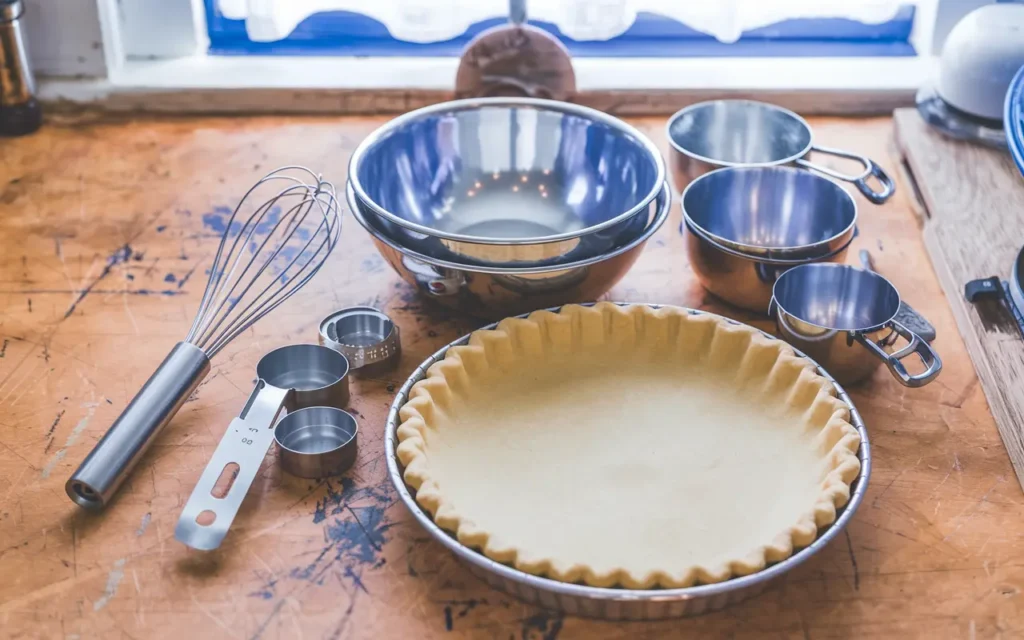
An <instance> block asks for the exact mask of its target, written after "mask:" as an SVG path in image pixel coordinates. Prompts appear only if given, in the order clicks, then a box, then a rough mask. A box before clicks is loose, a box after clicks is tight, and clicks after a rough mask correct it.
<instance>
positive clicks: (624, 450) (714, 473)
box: [398, 303, 860, 589]
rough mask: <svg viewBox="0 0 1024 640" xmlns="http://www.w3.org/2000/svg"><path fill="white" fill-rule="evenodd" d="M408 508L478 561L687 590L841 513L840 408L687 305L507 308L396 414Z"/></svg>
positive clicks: (452, 353)
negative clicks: (507, 314)
mask: <svg viewBox="0 0 1024 640" xmlns="http://www.w3.org/2000/svg"><path fill="white" fill-rule="evenodd" d="M400 417H401V425H400V426H399V428H398V439H399V441H400V444H399V446H398V456H399V459H400V460H401V462H402V464H403V465H404V466H405V476H404V477H405V481H406V482H407V483H408V484H409V486H411V487H412V488H414V489H415V490H416V501H417V502H418V503H419V504H420V505H421V506H422V507H423V508H424V509H426V510H427V511H429V512H430V513H431V514H432V515H433V517H434V520H435V522H437V524H438V525H439V526H441V527H442V528H444V529H446V530H448V531H450V532H452V533H454V534H455V535H456V537H457V538H458V540H459V541H460V542H461V543H462V544H464V545H467V546H469V547H472V548H475V549H477V550H479V551H482V552H483V553H484V554H485V555H486V556H488V557H489V558H491V559H493V560H497V561H499V562H504V563H506V564H509V565H512V566H514V567H516V568H517V569H520V570H522V571H525V572H528V573H532V574H536V575H542V576H547V577H550V578H553V579H555V580H561V581H564V582H582V583H585V584H588V585H592V586H599V587H612V586H620V587H626V588H630V589H648V588H654V587H666V588H670V587H687V586H691V585H694V584H707V583H713V582H720V581H723V580H727V579H729V578H730V577H733V576H739V575H746V574H750V573H754V572H756V571H760V570H761V569H764V568H765V566H766V565H767V564H769V563H773V562H778V561H780V560H783V559H785V558H787V557H789V556H790V555H792V553H793V550H794V549H795V548H798V547H803V546H806V545H808V544H810V543H811V542H813V541H814V539H815V538H816V537H817V534H818V529H819V528H820V527H824V526H827V525H829V524H831V523H832V522H834V521H835V518H836V509H837V508H840V507H842V506H843V505H845V504H846V502H847V500H848V499H849V496H850V483H851V482H852V481H853V480H854V478H856V477H857V475H858V473H859V471H860V461H859V460H858V458H857V455H856V452H857V448H858V446H859V445H860V436H859V435H858V433H857V430H856V429H855V428H854V427H853V425H851V424H850V422H849V409H848V407H847V405H846V404H845V403H844V402H843V401H842V400H840V399H839V398H837V397H836V395H835V389H834V388H833V386H832V384H831V383H830V382H829V381H828V380H826V379H825V378H823V377H822V376H821V375H819V374H818V373H817V372H816V370H815V367H814V365H813V363H812V362H810V361H809V360H807V359H805V358H802V357H798V356H797V355H796V354H795V353H794V352H793V350H792V349H791V348H790V347H789V346H788V345H786V344H785V343H784V342H782V341H780V340H773V339H770V338H768V337H766V336H764V335H763V334H762V333H760V332H759V331H757V330H755V329H753V328H751V327H748V326H745V325H741V324H735V323H731V322H728V321H726V320H725V319H723V318H719V317H716V316H713V315H708V314H694V313H691V312H688V311H687V310H685V309H680V308H672V307H664V308H660V309H654V308H652V307H647V306H643V305H635V306H625V307H623V306H618V305H614V304H610V303H601V304H598V305H595V306H593V307H583V306H577V305H569V306H566V307H563V308H562V310H561V311H560V312H559V313H551V312H547V311H538V312H535V313H532V314H530V316H529V317H528V318H526V319H522V318H509V319H506V320H503V321H502V322H501V323H499V324H498V327H497V328H496V329H494V330H481V331H477V332H475V333H473V334H472V336H471V337H470V340H469V344H468V345H466V346H456V347H452V348H451V349H449V350H448V352H447V354H446V356H445V358H444V360H442V361H441V362H438V363H436V364H435V365H433V366H432V367H431V368H430V369H429V371H428V372H427V375H426V378H425V379H424V380H421V381H420V382H419V383H417V384H416V385H414V386H413V387H412V390H411V392H410V394H409V400H408V402H406V404H405V405H404V406H403V407H402V409H401V413H400Z"/></svg>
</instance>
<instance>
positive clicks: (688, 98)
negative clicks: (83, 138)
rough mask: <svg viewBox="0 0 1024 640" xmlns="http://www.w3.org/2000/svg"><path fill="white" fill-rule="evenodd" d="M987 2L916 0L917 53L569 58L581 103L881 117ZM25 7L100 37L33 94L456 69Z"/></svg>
mask: <svg viewBox="0 0 1024 640" xmlns="http://www.w3.org/2000/svg"><path fill="white" fill-rule="evenodd" d="M991 1H994V0H989V1H983V0H938V2H937V3H936V4H932V5H930V6H931V9H932V10H933V14H932V15H928V14H927V11H924V8H919V10H918V11H919V13H918V18H917V20H915V26H914V33H913V34H912V36H911V37H912V42H913V44H914V46H915V48H916V50H917V51H918V54H919V55H918V56H916V57H914V58H875V59H874V60H872V59H871V58H813V57H812V58H764V57H762V58H716V59H715V60H716V62H715V68H714V72H713V73H709V72H708V64H707V58H703V59H681V58H574V66H575V68H576V71H577V85H578V89H579V92H580V96H579V99H580V101H581V102H584V103H588V104H592V105H594V106H598V107H600V108H606V109H611V110H614V111H616V112H617V113H625V114H644V113H665V112H666V111H673V110H674V109H673V108H672V107H673V105H675V106H677V107H678V106H683V105H684V104H686V103H688V102H693V101H696V100H700V99H708V98H711V97H755V98H763V99H772V100H775V101H776V102H779V103H781V104H783V105H785V106H788V107H790V108H795V109H799V110H801V111H803V112H806V113H835V114H869V113H870V114H882V113H886V112H889V111H891V110H892V108H894V107H898V106H906V105H908V104H911V103H912V102H911V101H912V98H913V94H914V92H915V91H916V89H917V88H918V87H919V86H920V85H921V84H922V83H924V82H926V81H927V80H928V79H929V78H930V76H931V75H932V73H933V71H934V63H935V60H934V55H931V54H933V53H934V51H935V50H936V49H938V48H939V47H941V43H942V41H943V39H944V36H945V33H947V32H948V29H949V27H950V26H951V25H952V24H955V22H956V21H957V20H959V18H960V17H962V15H964V14H966V13H967V12H968V11H970V10H972V9H974V8H975V7H977V6H981V5H983V4H989V3H990V2H991ZM58 3H59V4H60V10H61V11H63V12H65V13H69V11H68V9H69V5H72V4H73V5H74V10H73V11H71V12H70V15H72V16H73V17H72V18H69V19H67V20H61V21H59V22H58V23H56V24H55V23H53V21H47V20H41V19H40V18H41V17H43V16H44V15H45V14H46V13H47V12H48V11H49V12H53V11H56V10H57V4H58ZM31 5H37V6H39V7H42V10H40V9H39V8H37V9H36V10H35V11H34V12H33V15H29V16H27V19H26V21H27V23H28V27H29V29H28V31H29V33H28V39H29V43H30V44H29V46H30V48H31V47H32V45H31V42H32V40H33V39H34V38H39V36H40V33H39V32H40V31H41V30H45V31H46V32H47V33H45V34H42V35H44V36H45V37H44V39H45V40H47V41H49V42H58V43H60V42H67V40H66V39H65V37H67V36H69V35H71V34H73V33H74V31H75V30H79V31H80V30H81V27H82V25H83V24H93V25H96V26H97V28H98V31H99V33H100V34H101V38H102V47H101V50H100V51H99V53H101V54H102V64H97V56H98V55H99V53H97V50H96V48H95V44H94V43H95V42H96V40H95V39H93V40H92V41H91V42H89V39H88V38H85V39H82V40H83V41H82V42H81V43H79V45H77V46H78V49H75V48H73V47H67V46H65V47H64V48H63V49H62V50H61V51H60V52H59V55H57V56H50V58H46V56H45V52H44V53H43V54H39V52H38V51H36V52H35V53H36V54H37V55H39V58H40V59H46V60H48V62H47V64H45V65H39V66H37V74H38V75H41V76H55V75H56V76H72V77H71V78H68V77H63V78H46V77H44V78H42V80H43V81H42V82H41V89H40V95H41V96H42V97H43V98H44V99H50V100H70V101H73V102H92V103H97V104H100V105H103V106H106V107H109V108H114V109H120V108H131V109H157V110H160V109H167V110H189V111H225V110H251V111H273V112H280V111H312V112H325V111H331V112H335V113H337V112H338V111H342V112H348V113H378V112H394V111H401V110H405V109H408V108H412V107H415V106H418V105H420V104H429V103H430V102H436V101H437V100H441V99H445V97H447V96H448V95H449V94H450V91H451V89H452V85H453V82H454V70H455V67H456V65H457V59H456V58H454V57H441V58H422V57H420V58H412V57H410V58H405V57H387V58H384V57H379V58H378V57H343V56H342V57H327V56H323V57H317V56H313V57H299V56H295V57H287V56H239V57H231V56H208V55H206V49H207V47H208V40H207V37H206V23H205V6H204V2H203V0H132V2H130V3H122V2H119V0H34V2H33V3H30V6H31ZM122 5H132V10H129V11H124V10H123V9H122V8H121V7H122ZM90 7H91V8H92V12H91V13H90ZM41 14H43V15H41ZM33 16H34V17H33ZM925 24H927V25H928V27H927V28H922V25H925ZM33 31H35V32H36V33H33ZM62 36H63V37H62ZM75 41H76V42H77V40H75ZM86 42H89V44H88V45H86ZM85 46H89V47H92V49H90V51H91V53H89V52H85V53H88V54H89V55H88V57H87V58H86V59H87V60H88V61H89V64H88V65H86V66H87V67H88V68H87V69H84V70H83V69H82V66H83V65H81V64H80V63H77V61H78V60H79V57H80V56H82V54H83V49H82V48H83V47H85ZM34 57H35V56H34ZM766 60H770V61H772V63H771V64H770V65H768V64H766V63H765V62H764V61H766ZM695 61H696V62H695ZM76 63H77V64H76ZM83 76H93V77H83ZM794 78H795V79H797V82H794V80H793V79H794ZM840 80H842V83H840Z"/></svg>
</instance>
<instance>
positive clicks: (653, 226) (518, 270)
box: [345, 181, 672, 275]
mask: <svg viewBox="0 0 1024 640" xmlns="http://www.w3.org/2000/svg"><path fill="white" fill-rule="evenodd" d="M660 190H661V192H662V194H661V196H663V197H664V198H665V201H666V202H665V204H664V205H661V210H660V211H658V213H657V214H656V215H655V218H654V219H653V220H652V221H651V222H649V223H648V224H647V227H646V228H645V229H644V232H643V233H642V234H640V235H639V236H637V237H636V239H634V240H631V241H630V242H628V243H626V244H624V245H622V246H620V247H617V248H616V249H614V250H613V251H609V252H607V253H603V254H601V255H599V256H594V257H592V258H587V259H586V260H580V261H577V262H566V263H561V264H553V265H543V266H536V267H506V268H501V267H485V266H481V265H475V264H460V263H456V262H448V261H447V260H438V259H436V258H431V257H430V256H425V255H423V254H422V253H418V252H416V251H413V250H411V249H408V248H406V247H403V246H402V245H401V244H399V243H398V242H396V241H395V240H392V239H391V238H388V237H387V236H385V235H384V234H383V233H381V232H380V231H379V230H377V229H375V228H373V226H371V225H370V223H368V222H367V221H366V219H365V218H364V217H363V215H362V214H361V213H360V212H359V203H357V202H352V201H351V197H358V196H357V195H356V194H355V193H354V192H353V191H352V190H349V189H346V192H345V196H346V198H347V199H348V200H349V202H348V206H349V209H350V210H351V213H352V217H354V218H355V219H356V222H358V223H359V224H360V225H361V226H362V227H363V228H364V229H366V231H367V232H368V233H369V234H370V235H371V236H373V237H374V238H376V239H377V240H379V241H380V242H383V243H384V244H386V245H387V246H389V247H391V248H392V249H394V250H395V251H398V252H399V253H401V254H402V255H404V256H407V257H409V258H413V259H414V260H418V261H420V262H424V263H426V264H429V265H432V266H435V267H441V268H443V269H454V270H456V271H464V272H468V273H487V274H491V275H517V274H530V273H551V272H554V271H568V270H569V269H578V268H579V267H587V266H590V265H592V264H597V263H599V262H604V261H605V260H608V259H609V258H614V257H615V256H618V255H620V254H623V253H625V252H627V251H629V250H631V249H634V248H636V247H638V246H639V245H641V244H643V243H644V242H647V241H648V240H650V239H651V236H653V235H654V234H655V233H656V232H657V231H658V229H660V228H661V226H662V225H663V224H665V221H666V220H668V216H669V213H670V212H671V210H672V189H671V187H669V186H668V183H667V182H664V181H663V182H662V184H661V187H660Z"/></svg>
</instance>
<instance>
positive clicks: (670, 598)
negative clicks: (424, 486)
mask: <svg viewBox="0 0 1024 640" xmlns="http://www.w3.org/2000/svg"><path fill="white" fill-rule="evenodd" d="M591 304H593V303H591ZM619 304H622V305H624V306H625V305H627V304H628V303H619ZM584 306H590V305H584ZM648 306H650V307H653V308H660V307H663V306H666V305H654V304H652V305H648ZM560 309H561V307H552V308H550V309H548V311H552V312H555V313H557V312H558V311H559V310H560ZM686 311H687V312H688V313H691V314H694V315H710V316H715V317H721V318H722V319H724V320H725V321H727V322H729V323H732V324H742V323H739V322H736V321H735V320H731V319H729V318H724V317H722V316H717V315H716V314H711V313H707V312H706V311H700V310H696V309H686ZM528 315H529V314H523V315H520V316H518V317H520V318H525V317H526V316H528ZM497 325H498V323H497V322H495V323H493V324H490V325H487V326H486V327H483V329H494V328H495V327H497ZM755 330H758V331H760V330H759V329H756V328H755ZM761 333H762V334H763V335H764V336H765V337H767V338H769V339H771V340H777V339H778V338H776V337H774V336H772V335H771V334H768V333H765V332H763V331H761ZM468 342H469V335H466V336H463V337H461V338H459V339H458V340H456V341H454V342H452V343H450V344H448V345H446V346H444V347H442V348H441V349H440V350H438V351H437V352H436V353H434V354H433V355H432V356H430V357H429V358H427V359H426V360H425V361H423V363H422V364H421V365H420V366H419V367H417V368H416V370H415V371H413V372H412V374H411V375H410V376H409V379H408V380H407V381H406V382H405V384H404V385H402V388H401V389H400V390H399V392H398V394H397V395H396V396H395V400H394V402H393V403H392V404H391V411H390V412H389V413H388V418H387V424H386V426H385V431H384V450H385V458H386V459H387V464H388V476H389V477H390V478H391V483H392V484H393V485H394V486H395V490H396V491H397V492H398V496H399V498H401V500H402V502H403V503H405V506H406V508H408V509H409V511H410V512H411V513H412V515H413V517H415V518H416V520H417V521H418V522H419V524H420V526H422V527H423V528H424V529H426V531H427V533H429V534H430V535H431V537H433V538H434V540H436V541H437V542H439V543H441V544H442V545H443V546H444V547H446V548H447V549H448V550H449V551H451V552H452V553H454V554H455V556H456V557H457V558H458V559H459V560H461V561H462V562H463V563H465V564H466V566H467V567H468V568H469V570H470V572H471V573H473V575H475V576H477V577H478V578H480V579H481V580H483V581H484V582H486V583H487V584H489V585H490V586H492V587H494V588H496V589H498V590H501V591H504V592H506V593H508V594H510V595H513V596H515V597H517V598H519V599H521V600H523V601H525V602H527V603H530V604H534V605H537V606H540V607H544V608H546V609H554V610H557V611H561V612H563V613H566V614H568V615H574V616H584V617H590V618H603V619H607V620H658V619H664V618H679V617H685V616H692V615H698V614H701V613H705V612H708V611H717V610H719V609H722V608H725V607H727V606H729V605H732V604H735V603H737V602H740V601H742V600H746V599H747V598H750V597H753V596H755V595H757V594H759V593H761V592H762V591H764V590H765V588H767V587H768V586H769V584H770V583H771V581H772V580H773V579H775V578H778V577H779V576H781V575H783V574H784V573H786V572H788V571H789V570H791V569H793V568H794V567H796V566H798V565H800V564H803V563H804V562H806V561H807V560H808V559H809V558H811V556H813V555H814V554H816V553H817V552H818V551H820V550H821V549H822V548H824V547H825V545H827V544H828V543H829V542H830V541H831V540H832V539H833V538H835V537H836V536H837V535H839V533H840V532H841V531H842V530H843V528H845V527H846V525H847V524H849V522H850V520H851V519H852V518H853V514H854V513H855V512H856V511H857V507H859V506H860V504H861V502H863V501H864V494H865V492H866V491H867V485H868V479H869V477H870V476H871V446H870V444H869V442H868V432H867V429H866V428H865V426H864V420H863V419H862V418H861V416H860V413H859V412H858V411H857V408H856V407H854V406H853V401H852V400H851V399H850V396H849V395H848V394H847V393H846V391H845V390H844V389H843V388H842V386H840V385H839V384H838V383H836V382H835V380H834V379H833V378H832V376H830V375H829V374H828V372H826V371H825V370H824V369H822V368H821V366H820V365H818V364H817V363H816V362H815V363H814V364H815V365H816V366H817V372H818V374H819V375H821V376H823V377H824V378H825V379H827V380H828V381H829V382H831V383H832V384H834V385H835V388H836V392H837V393H838V396H839V398H840V399H841V400H843V402H845V403H846V404H847V406H848V407H849V409H850V421H851V423H852V424H853V425H854V427H856V429H857V432H858V433H859V434H860V438H861V445H860V448H859V449H858V450H857V457H858V458H859V459H860V463H861V468H860V474H859V475H858V476H857V477H856V478H855V479H854V481H853V482H852V483H851V485H850V488H851V492H850V500H849V502H847V504H846V506H844V507H843V508H842V509H840V510H839V511H838V513H837V516H836V521H835V522H833V523H832V524H831V525H829V526H828V527H826V528H825V529H824V530H821V531H819V535H818V537H817V538H816V539H815V541H814V542H812V543H811V544H810V545H808V546H806V547H804V548H802V549H800V550H799V551H797V552H796V553H794V554H793V555H792V556H790V557H789V558H786V559H785V560H783V561H781V562H778V563H775V564H773V565H771V566H769V567H767V568H765V569H764V570H763V571H759V572H757V573H754V574H751V575H748V576H741V577H736V578H732V579H730V580H726V581H725V582H718V583H714V584H708V585H699V586H695V587H686V588H684V589H648V590H634V589H615V588H602V587H591V586H587V585H582V584H570V583H566V582H560V581H558V580H552V579H550V578H544V577H541V576H536V575H533V574H529V573H525V572H523V571H519V570H518V569H515V568H513V567H511V566H508V565H505V564H502V563H500V562H496V561H494V560H491V559H490V558H488V557H487V556H485V555H483V554H482V553H480V552H478V551H476V550H474V549H471V548H470V547H467V546H464V545H463V544H461V543H460V542H459V541H458V540H456V539H455V537H454V536H452V535H451V534H449V533H448V532H447V531H445V530H444V529H442V528H441V527H439V526H438V525H437V524H436V523H435V522H434V520H433V518H431V516H430V514H428V513H427V512H425V511H424V510H423V509H422V508H421V507H420V506H419V504H418V503H417V502H416V500H415V498H414V497H413V494H412V492H411V491H410V489H409V487H408V486H407V485H406V484H405V479H404V478H403V477H402V466H401V463H400V462H399V460H398V456H397V454H396V448H397V446H398V435H397V431H398V423H399V419H398V412H399V410H400V409H401V408H402V406H403V405H404V404H405V402H406V400H407V399H408V396H409V392H410V390H411V389H412V386H413V385H414V384H416V383H417V382H419V381H420V380H422V379H423V378H424V377H425V376H426V373H427V369H429V368H430V366H431V365H433V364H434V363H436V362H439V361H441V360H443V359H444V356H445V354H446V353H447V351H448V349H450V348H451V347H453V346H458V345H464V344H467V343H468ZM794 351H795V352H796V353H797V355H799V356H802V357H804V358H807V356H805V355H804V354H803V353H802V352H800V351H799V350H797V349H794ZM807 359H808V360H811V359H810V358H807ZM811 362H814V361H813V360H811Z"/></svg>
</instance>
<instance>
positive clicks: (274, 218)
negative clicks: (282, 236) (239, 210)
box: [202, 203, 281, 237]
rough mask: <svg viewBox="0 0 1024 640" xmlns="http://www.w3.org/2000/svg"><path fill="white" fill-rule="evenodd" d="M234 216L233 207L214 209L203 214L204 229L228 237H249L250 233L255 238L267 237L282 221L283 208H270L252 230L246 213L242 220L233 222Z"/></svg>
mask: <svg viewBox="0 0 1024 640" xmlns="http://www.w3.org/2000/svg"><path fill="white" fill-rule="evenodd" d="M257 204H258V203H257ZM232 215H234V210H233V209H232V208H231V207H224V206H218V207H214V208H213V210H211V211H208V212H206V213H204V214H203V216H202V220H203V227H205V228H206V229H207V230H209V231H212V232H214V233H227V235H228V237H235V236H237V235H239V234H242V233H244V234H245V235H246V237H249V235H250V231H251V232H252V236H253V237H260V236H266V235H268V234H269V233H270V232H271V231H273V230H274V227H275V226H276V225H277V223H278V222H279V221H280V220H281V207H277V206H274V207H270V209H268V210H267V212H266V213H265V214H263V216H262V217H261V218H260V220H259V222H257V223H256V224H255V225H254V226H252V228H250V225H249V224H248V220H247V219H245V218H244V216H245V215H247V214H245V213H244V212H243V214H242V215H243V219H242V220H232V219H231V217H232Z"/></svg>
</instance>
